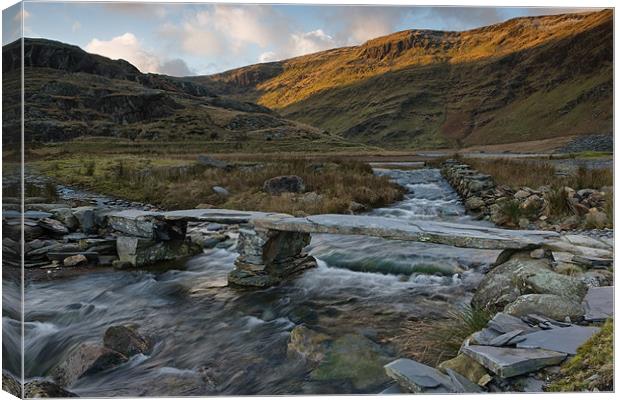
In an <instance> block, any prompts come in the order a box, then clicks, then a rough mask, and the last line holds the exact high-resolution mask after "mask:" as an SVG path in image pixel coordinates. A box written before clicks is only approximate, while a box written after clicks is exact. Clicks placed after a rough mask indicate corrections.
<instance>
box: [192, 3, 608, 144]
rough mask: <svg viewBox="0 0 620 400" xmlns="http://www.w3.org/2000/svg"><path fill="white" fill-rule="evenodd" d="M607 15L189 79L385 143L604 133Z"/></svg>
mask: <svg viewBox="0 0 620 400" xmlns="http://www.w3.org/2000/svg"><path fill="white" fill-rule="evenodd" d="M612 46H613V13H612V11H611V10H604V11H601V12H596V13H584V14H564V15H555V16H544V17H529V18H517V19H513V20H510V21H507V22H504V23H501V24H496V25H492V26H488V27H483V28H479V29H474V30H470V31H465V32H440V31H428V30H426V31H424V30H409V31H403V32H398V33H394V34H391V35H388V36H385V37H380V38H377V39H373V40H370V41H368V42H366V43H364V44H363V45H361V46H355V47H347V48H340V49H334V50H328V51H325V52H320V53H315V54H310V55H306V56H301V57H297V58H293V59H290V60H284V61H281V62H275V63H267V64H258V65H252V66H248V67H244V68H240V69H236V70H232V71H228V72H225V73H221V74H217V75H212V76H205V77H196V78H192V79H193V80H194V81H195V82H199V83H202V84H204V85H206V86H209V87H211V88H213V89H214V90H217V91H218V92H220V93H227V94H229V95H233V96H235V97H236V98H239V99H244V100H248V101H255V102H257V103H259V104H262V105H265V106H267V107H270V108H273V109H276V110H278V111H279V112H280V113H281V114H282V115H284V116H286V117H288V118H292V119H295V120H298V121H302V122H305V123H309V124H312V125H315V126H318V127H321V128H324V129H326V130H328V131H329V132H331V133H334V134H337V135H341V136H343V137H345V138H347V139H351V140H356V141H362V142H365V143H371V144H380V145H386V146H390V147H396V146H398V147H400V146H408V147H433V146H442V145H462V146H465V145H477V144H495V143H511V142H520V141H527V140H537V139H546V138H553V137H559V136H567V135H575V134H592V133H611V131H612V104H613V102H612V88H613V73H612V60H613V50H612Z"/></svg>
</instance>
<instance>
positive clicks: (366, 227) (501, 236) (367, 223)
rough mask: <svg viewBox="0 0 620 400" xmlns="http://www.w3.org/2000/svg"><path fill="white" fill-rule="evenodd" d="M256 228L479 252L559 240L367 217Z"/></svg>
mask: <svg viewBox="0 0 620 400" xmlns="http://www.w3.org/2000/svg"><path fill="white" fill-rule="evenodd" d="M253 223H254V225H256V226H257V227H261V228H265V229H272V230H279V231H296V232H307V233H331V234H343V235H367V236H376V237H383V238H387V239H394V240H410V241H418V242H428V243H437V244H445V245H449V246H455V247H467V248H476V249H491V250H503V249H525V248H534V247H540V246H541V245H542V244H543V243H545V242H546V241H547V240H550V239H554V238H557V237H558V234H557V233H556V232H550V231H533V230H523V231H517V230H506V229H499V228H489V227H482V226H477V225H466V224H458V223H453V222H439V221H429V220H419V221H409V220H407V221H405V220H402V219H397V218H386V217H374V216H365V215H339V214H324V215H313V216H310V217H305V218H296V217H282V218H269V219H258V218H257V219H255V220H254V221H253Z"/></svg>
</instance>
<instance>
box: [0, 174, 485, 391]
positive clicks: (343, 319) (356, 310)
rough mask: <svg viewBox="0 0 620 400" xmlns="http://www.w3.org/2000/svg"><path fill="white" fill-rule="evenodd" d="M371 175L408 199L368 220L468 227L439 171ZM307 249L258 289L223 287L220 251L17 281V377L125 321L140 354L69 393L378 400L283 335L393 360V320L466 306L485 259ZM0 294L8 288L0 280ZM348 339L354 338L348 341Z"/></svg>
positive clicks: (331, 239) (390, 244)
mask: <svg viewBox="0 0 620 400" xmlns="http://www.w3.org/2000/svg"><path fill="white" fill-rule="evenodd" d="M376 173H377V174H382V175H387V176H389V177H390V178H392V179H394V180H395V181H397V182H398V183H399V184H401V185H403V186H405V187H406V188H407V189H408V193H407V195H406V197H405V199H404V200H403V201H401V202H399V203H397V204H394V205H392V206H389V207H386V208H382V209H376V210H373V211H372V212H371V213H370V214H372V215H380V216H388V217H395V218H400V219H419V218H426V219H435V220H448V221H461V222H467V223H477V222H475V221H472V220H470V219H469V218H468V217H467V216H466V215H465V212H464V210H463V208H462V206H461V204H460V203H459V200H458V197H457V195H456V194H455V193H454V191H453V190H452V189H451V188H450V186H449V185H448V184H447V183H446V182H445V181H444V180H443V179H442V178H441V176H440V174H439V171H438V170H434V169H420V170H409V171H405V170H393V169H392V170H384V169H377V170H376ZM309 251H310V253H311V254H312V255H314V256H315V257H316V258H317V259H318V260H319V262H318V264H319V266H318V267H317V268H315V269H312V270H308V271H306V272H304V273H303V274H301V275H299V276H298V277H297V278H295V279H293V280H292V281H289V282H286V283H284V284H282V285H280V286H278V287H274V288H270V289H266V290H258V291H242V290H236V289H232V288H228V287H226V275H227V273H228V272H229V271H230V270H231V269H232V268H233V261H234V259H235V258H236V253H235V250H234V243H232V242H230V243H228V244H226V245H224V246H222V247H219V248H214V249H210V250H205V252H204V254H201V255H199V256H196V257H193V258H192V259H190V260H189V261H187V262H186V263H185V264H184V265H179V266H178V269H168V270H166V271H159V272H156V271H148V270H144V271H111V272H98V273H89V274H85V275H82V276H78V277H74V278H70V279H64V280H54V281H45V282H33V283H29V284H27V287H26V290H25V310H26V312H25V321H26V325H25V349H26V355H25V373H26V376H27V377H39V376H42V377H45V376H46V375H47V374H48V373H49V370H50V369H51V368H52V367H53V366H54V365H56V364H57V363H58V362H59V361H61V360H62V359H63V358H64V357H66V355H67V354H68V352H69V351H70V350H71V349H73V348H74V347H75V346H77V345H79V344H80V343H84V342H100V341H101V337H102V335H103V332H104V331H105V329H106V328H107V327H108V326H110V325H114V324H125V323H132V324H136V325H138V326H139V327H140V331H142V332H145V333H147V334H149V335H151V336H153V337H154V338H155V340H156V345H155V347H154V349H153V351H152V352H151V354H149V355H147V356H145V355H138V356H134V357H133V358H132V359H131V360H130V361H129V362H128V363H126V364H124V365H121V366H119V367H117V368H115V369H113V370H108V371H105V372H101V373H98V374H95V375H91V376H88V377H84V378H81V379H79V380H78V381H77V382H76V383H75V384H74V385H73V386H72V387H70V388H69V389H70V390H71V391H73V392H75V393H77V394H78V395H81V396H99V397H100V396H129V395H132V396H136V395H149V396H156V395H215V394H311V393H377V392H379V391H381V390H382V389H384V388H385V386H386V382H385V380H377V379H373V377H364V378H363V379H361V378H360V379H357V378H353V379H351V378H350V377H349V378H347V377H346V376H345V377H343V376H342V375H343V374H342V373H343V371H330V370H328V372H327V373H325V371H321V373H317V371H315V372H313V370H314V369H315V368H316V365H311V364H309V363H308V362H306V361H304V360H303V359H301V358H300V357H296V356H295V355H294V354H290V353H288V352H287V342H288V340H289V336H290V331H291V330H292V329H293V328H294V327H295V326H296V325H298V324H305V325H306V326H307V327H309V328H311V329H314V330H318V331H321V332H323V333H325V334H327V335H329V336H330V337H331V338H333V339H334V340H338V339H341V340H340V342H342V341H343V340H344V342H345V347H344V348H345V349H349V350H347V351H353V352H355V351H357V350H356V349H358V350H359V351H360V352H365V351H368V348H365V347H364V346H368V343H371V344H372V346H371V348H372V351H373V352H374V353H379V354H380V355H381V359H382V360H388V361H389V360H390V359H394V358H397V357H398V356H400V355H401V354H400V352H399V349H398V347H397V346H396V345H395V344H394V343H392V342H391V341H390V338H391V337H393V336H394V335H396V334H397V333H398V332H399V330H400V329H401V325H402V323H403V322H405V321H407V320H408V319H412V318H422V317H429V318H436V317H440V316H441V315H442V314H443V313H444V312H445V311H446V309H447V308H448V307H447V305H448V304H451V305H454V306H459V305H462V304H465V303H466V302H468V301H469V299H470V296H471V290H472V289H473V288H474V287H475V286H476V284H477V282H478V281H479V279H480V277H481V272H480V271H481V269H482V268H484V267H485V266H487V265H488V264H489V263H490V262H492V261H493V260H494V258H495V256H496V255H497V252H494V251H481V250H468V249H456V248H452V247H448V246H441V245H431V244H425V243H414V242H402V241H387V240H382V239H378V238H369V237H360V236H336V235H315V236H314V237H313V240H312V242H311V244H310V246H309ZM4 296H5V299H10V298H11V297H15V296H16V297H19V293H18V292H17V288H11V287H7V285H6V284H5V289H4ZM10 303H11V302H7V301H5V302H3V304H5V308H4V309H3V311H4V312H3V327H4V329H5V340H6V338H7V337H9V338H10V337H13V338H14V337H16V336H17V332H18V331H17V330H18V329H19V325H18V324H17V323H16V321H14V318H17V317H15V316H16V315H18V314H17V312H18V311H17V310H10V309H7V308H6V307H7V306H6V304H10ZM360 337H362V338H364V340H362V341H360V340H357V339H355V338H360ZM347 341H348V342H347ZM346 343H349V346H348V347H347V345H346ZM360 343H361V344H360ZM351 349H353V350H351ZM374 353H373V354H374ZM364 354H367V353H364ZM7 360H8V359H7V358H5V362H6V361H7ZM8 361H9V363H10V364H13V363H15V362H17V361H16V360H8ZM344 372H345V375H346V372H347V371H344Z"/></svg>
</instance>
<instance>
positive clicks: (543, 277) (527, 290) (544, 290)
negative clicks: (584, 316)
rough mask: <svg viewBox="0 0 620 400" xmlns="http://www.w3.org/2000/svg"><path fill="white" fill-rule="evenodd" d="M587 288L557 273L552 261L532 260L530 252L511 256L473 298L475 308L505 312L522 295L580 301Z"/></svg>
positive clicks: (483, 281)
mask: <svg viewBox="0 0 620 400" xmlns="http://www.w3.org/2000/svg"><path fill="white" fill-rule="evenodd" d="M586 290H587V288H586V286H585V285H584V284H583V282H581V281H579V280H578V279H576V278H573V277H570V276H566V275H562V274H558V273H556V272H554V271H553V270H552V269H551V261H550V260H548V259H546V258H542V259H532V258H530V256H529V252H521V253H516V254H514V255H512V257H511V258H510V259H508V261H506V262H504V263H503V264H501V265H498V266H496V267H495V268H493V269H492V270H491V271H490V272H488V273H487V274H486V275H485V276H484V278H483V279H482V281H481V282H480V284H479V285H478V289H477V290H476V293H475V294H474V297H473V298H472V305H473V306H474V307H477V308H483V309H489V310H493V309H502V308H503V307H504V306H506V305H507V304H509V303H512V302H514V301H515V300H516V299H517V298H518V297H519V296H521V295H523V294H532V293H534V294H556V295H560V296H567V297H571V298H574V299H576V301H581V299H582V298H583V296H584V295H585V293H586Z"/></svg>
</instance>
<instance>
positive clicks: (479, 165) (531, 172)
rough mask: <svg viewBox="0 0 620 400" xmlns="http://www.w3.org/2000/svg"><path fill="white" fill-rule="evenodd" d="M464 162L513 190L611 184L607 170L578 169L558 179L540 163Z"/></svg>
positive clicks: (598, 187)
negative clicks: (525, 187)
mask: <svg viewBox="0 0 620 400" xmlns="http://www.w3.org/2000/svg"><path fill="white" fill-rule="evenodd" d="M464 162H466V163H467V164H469V165H471V166H472V168H475V169H477V170H478V171H480V172H482V173H485V174H489V175H491V176H492V177H493V179H495V182H497V183H498V184H500V185H507V186H510V187H513V188H515V189H516V188H519V187H523V186H527V187H530V188H533V189H536V188H539V187H540V186H553V187H558V186H568V187H571V188H573V189H575V190H580V189H600V188H601V187H603V186H611V185H613V171H612V170H611V169H590V168H586V167H584V166H580V167H579V168H578V169H577V171H576V172H575V173H574V174H572V175H569V176H566V177H561V176H557V175H556V168H555V167H554V166H553V164H551V163H548V162H544V161H540V160H538V161H533V160H514V159H508V158H498V159H492V160H489V159H475V158H468V159H466V160H465V161H464Z"/></svg>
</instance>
